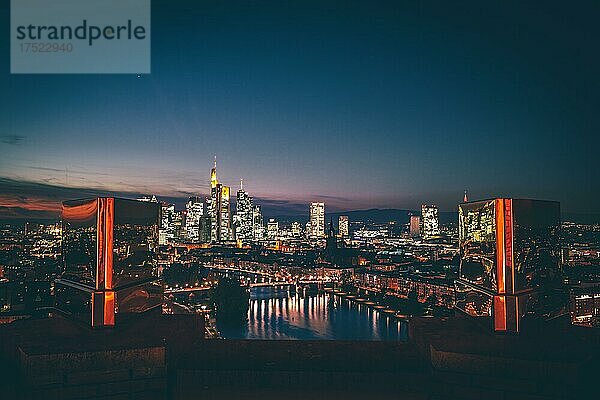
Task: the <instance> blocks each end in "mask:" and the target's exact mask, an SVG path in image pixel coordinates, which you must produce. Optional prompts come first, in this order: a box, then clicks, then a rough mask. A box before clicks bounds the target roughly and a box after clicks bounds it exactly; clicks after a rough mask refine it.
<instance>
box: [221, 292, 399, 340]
mask: <svg viewBox="0 0 600 400" xmlns="http://www.w3.org/2000/svg"><path fill="white" fill-rule="evenodd" d="M217 328H218V329H219V332H220V334H221V336H223V337H224V338H226V339H227V338H230V339H287V340H396V341H405V340H406V339H407V335H408V333H407V324H406V322H404V321H400V320H397V319H396V318H394V317H392V316H389V315H387V314H385V313H381V312H379V311H377V310H374V309H372V308H370V307H368V306H366V305H363V304H359V303H355V302H352V301H350V300H347V299H344V298H341V297H339V296H334V295H332V294H329V293H312V294H303V293H294V292H289V291H288V290H287V289H276V288H270V287H264V288H254V289H252V290H251V292H250V307H249V310H248V322H247V324H245V325H243V326H239V327H227V326H222V325H221V324H219V323H218V322H217Z"/></svg>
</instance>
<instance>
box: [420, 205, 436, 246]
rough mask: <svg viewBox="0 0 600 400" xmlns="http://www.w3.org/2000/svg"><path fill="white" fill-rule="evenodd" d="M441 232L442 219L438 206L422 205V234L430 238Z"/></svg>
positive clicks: (425, 237)
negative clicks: (440, 218)
mask: <svg viewBox="0 0 600 400" xmlns="http://www.w3.org/2000/svg"><path fill="white" fill-rule="evenodd" d="M439 234H440V220H439V216H438V207H437V206H435V205H428V204H423V205H421V236H422V237H423V239H429V238H431V237H434V236H439Z"/></svg>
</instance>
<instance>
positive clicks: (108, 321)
mask: <svg viewBox="0 0 600 400" xmlns="http://www.w3.org/2000/svg"><path fill="white" fill-rule="evenodd" d="M114 204H115V200H114V199H113V198H99V199H98V211H97V222H96V229H97V235H98V237H97V264H96V290H98V291H102V292H97V293H95V294H94V296H93V297H92V326H113V325H114V324H115V292H114V291H112V290H111V289H112V288H113V282H112V275H113V228H114ZM96 296H98V298H95V297H96ZM96 308H97V310H96Z"/></svg>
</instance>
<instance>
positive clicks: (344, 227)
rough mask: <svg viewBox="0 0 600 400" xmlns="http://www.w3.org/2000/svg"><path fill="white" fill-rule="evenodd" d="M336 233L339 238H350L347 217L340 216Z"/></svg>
mask: <svg viewBox="0 0 600 400" xmlns="http://www.w3.org/2000/svg"><path fill="white" fill-rule="evenodd" d="M338 233H339V235H340V237H341V238H347V237H349V236H350V223H349V222H348V216H347V215H340V216H339V218H338Z"/></svg>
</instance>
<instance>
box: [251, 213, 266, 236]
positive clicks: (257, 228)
mask: <svg viewBox="0 0 600 400" xmlns="http://www.w3.org/2000/svg"><path fill="white" fill-rule="evenodd" d="M252 226H253V234H254V240H258V241H260V240H264V239H265V226H264V222H263V216H262V212H261V209H260V206H259V205H255V206H254V208H253V209H252Z"/></svg>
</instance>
